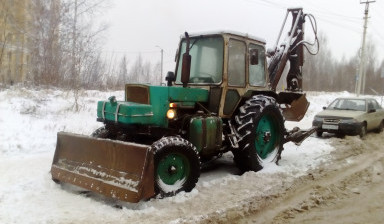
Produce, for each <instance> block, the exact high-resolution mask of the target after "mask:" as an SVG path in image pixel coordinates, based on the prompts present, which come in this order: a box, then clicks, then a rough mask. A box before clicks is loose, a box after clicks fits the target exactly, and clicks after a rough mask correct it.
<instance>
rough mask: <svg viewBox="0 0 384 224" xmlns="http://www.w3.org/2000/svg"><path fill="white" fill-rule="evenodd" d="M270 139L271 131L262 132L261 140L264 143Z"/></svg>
mask: <svg viewBox="0 0 384 224" xmlns="http://www.w3.org/2000/svg"><path fill="white" fill-rule="evenodd" d="M270 140H271V132H269V131H266V132H264V136H263V141H264V143H268V142H269V141H270Z"/></svg>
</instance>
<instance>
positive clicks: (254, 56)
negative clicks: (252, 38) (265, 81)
mask: <svg viewBox="0 0 384 224" xmlns="http://www.w3.org/2000/svg"><path fill="white" fill-rule="evenodd" d="M249 63H250V64H251V65H258V64H259V50H257V49H251V50H249Z"/></svg>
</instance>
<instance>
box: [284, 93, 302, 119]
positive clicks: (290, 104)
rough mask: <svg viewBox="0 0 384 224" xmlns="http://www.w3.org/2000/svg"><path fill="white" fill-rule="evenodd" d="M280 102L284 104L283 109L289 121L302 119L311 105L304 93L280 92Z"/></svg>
mask: <svg viewBox="0 0 384 224" xmlns="http://www.w3.org/2000/svg"><path fill="white" fill-rule="evenodd" d="M278 102H279V103H280V105H283V106H284V107H283V108H282V110H283V115H284V117H285V119H286V120H287V121H300V120H301V119H303V117H304V115H305V113H306V112H307V110H308V107H309V102H308V100H307V97H306V95H305V94H304V93H296V92H280V93H279V94H278Z"/></svg>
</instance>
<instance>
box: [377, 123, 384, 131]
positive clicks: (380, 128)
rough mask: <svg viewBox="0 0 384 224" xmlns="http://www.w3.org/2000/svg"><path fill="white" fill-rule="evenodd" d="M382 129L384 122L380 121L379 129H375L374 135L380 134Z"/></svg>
mask: <svg viewBox="0 0 384 224" xmlns="http://www.w3.org/2000/svg"><path fill="white" fill-rule="evenodd" d="M383 129H384V121H381V123H380V125H379V127H378V128H377V129H376V133H381V132H382V131H383Z"/></svg>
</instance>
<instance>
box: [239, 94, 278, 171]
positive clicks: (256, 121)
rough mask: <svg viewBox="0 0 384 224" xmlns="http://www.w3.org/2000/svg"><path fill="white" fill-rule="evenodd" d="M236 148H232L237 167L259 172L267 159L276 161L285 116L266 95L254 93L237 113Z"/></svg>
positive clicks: (274, 101)
mask: <svg viewBox="0 0 384 224" xmlns="http://www.w3.org/2000/svg"><path fill="white" fill-rule="evenodd" d="M235 120H236V124H237V132H238V133H239V134H240V139H239V149H238V150H233V154H234V160H235V163H236V165H237V166H238V167H239V169H240V170H241V171H243V172H246V171H250V170H252V171H259V170H261V169H262V168H263V166H264V165H265V163H266V162H276V163H277V162H278V160H279V159H280V155H281V152H282V150H283V137H284V130H285V129H284V118H283V115H282V113H281V111H280V109H279V107H278V106H277V104H276V100H275V99H274V98H272V97H269V96H253V97H252V98H251V99H249V100H247V101H246V102H245V104H244V105H243V106H241V107H240V111H239V114H238V115H237V116H236V119H235Z"/></svg>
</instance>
